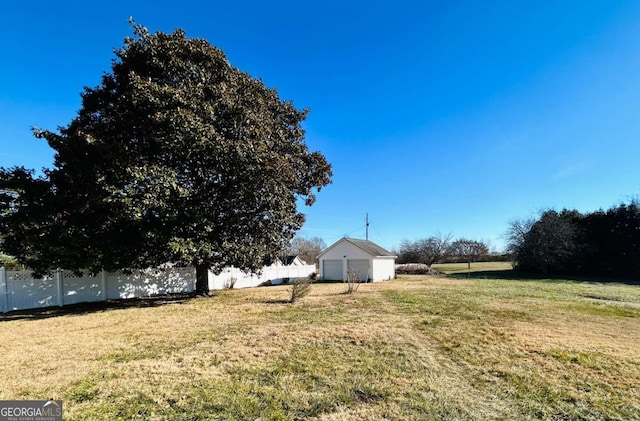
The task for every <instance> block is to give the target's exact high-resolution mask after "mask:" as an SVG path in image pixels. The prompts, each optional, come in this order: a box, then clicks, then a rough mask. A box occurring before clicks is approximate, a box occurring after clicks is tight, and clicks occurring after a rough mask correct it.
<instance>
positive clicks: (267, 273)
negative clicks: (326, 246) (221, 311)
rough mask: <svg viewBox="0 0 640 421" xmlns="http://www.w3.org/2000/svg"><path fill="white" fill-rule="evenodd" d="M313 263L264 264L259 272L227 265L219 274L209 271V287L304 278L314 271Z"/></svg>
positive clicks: (250, 284) (240, 285) (273, 282)
mask: <svg viewBox="0 0 640 421" xmlns="http://www.w3.org/2000/svg"><path fill="white" fill-rule="evenodd" d="M315 270H316V267H315V266H314V265H306V266H265V267H264V268H263V269H262V272H260V274H251V273H246V272H243V271H242V270H240V269H238V268H235V267H227V268H225V269H223V270H222V272H220V273H219V274H214V273H213V272H211V271H210V272H209V289H211V290H215V289H225V288H229V286H230V285H231V283H232V280H233V282H234V286H233V287H234V288H249V287H256V286H259V285H261V284H262V283H264V282H267V281H270V282H271V284H272V285H279V284H282V283H283V282H284V279H286V278H306V277H308V276H309V275H311V274H312V273H313V272H315Z"/></svg>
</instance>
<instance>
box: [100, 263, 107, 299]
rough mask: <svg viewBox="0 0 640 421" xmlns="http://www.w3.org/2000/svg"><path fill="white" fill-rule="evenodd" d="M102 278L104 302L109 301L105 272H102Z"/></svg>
mask: <svg viewBox="0 0 640 421" xmlns="http://www.w3.org/2000/svg"><path fill="white" fill-rule="evenodd" d="M100 276H101V281H102V291H100V292H101V295H102V301H107V274H106V272H105V271H104V270H103V271H102V272H100Z"/></svg>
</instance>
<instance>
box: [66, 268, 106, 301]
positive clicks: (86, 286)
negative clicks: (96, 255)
mask: <svg viewBox="0 0 640 421" xmlns="http://www.w3.org/2000/svg"><path fill="white" fill-rule="evenodd" d="M102 299H103V298H102V277H101V275H100V274H97V275H95V276H91V275H89V274H84V275H83V276H80V277H78V276H76V275H75V274H74V273H73V272H69V271H63V272H62V304H76V303H87V302H94V301H102Z"/></svg>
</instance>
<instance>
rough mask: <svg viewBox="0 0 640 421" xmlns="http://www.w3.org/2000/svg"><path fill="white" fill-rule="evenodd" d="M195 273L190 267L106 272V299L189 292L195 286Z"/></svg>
mask: <svg viewBox="0 0 640 421" xmlns="http://www.w3.org/2000/svg"><path fill="white" fill-rule="evenodd" d="M195 273H196V272H195V268H192V267H191V268H171V269H166V270H164V271H161V270H156V269H148V270H136V271H133V272H132V273H131V274H124V273H121V272H119V273H107V274H106V278H107V299H110V300H116V299H121V298H135V297H150V296H153V295H163V294H175V293H182V292H191V291H193V290H194V288H195V277H196V275H195Z"/></svg>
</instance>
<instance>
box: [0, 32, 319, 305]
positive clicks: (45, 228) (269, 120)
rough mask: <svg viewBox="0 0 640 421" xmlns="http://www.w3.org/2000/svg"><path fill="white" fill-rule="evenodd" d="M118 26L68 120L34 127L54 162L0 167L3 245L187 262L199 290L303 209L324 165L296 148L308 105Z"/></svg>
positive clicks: (137, 261) (86, 258)
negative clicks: (106, 66)
mask: <svg viewBox="0 0 640 421" xmlns="http://www.w3.org/2000/svg"><path fill="white" fill-rule="evenodd" d="M132 25H133V28H134V36H133V37H131V38H126V39H125V42H124V46H123V47H122V48H120V49H119V50H117V51H116V52H115V54H116V58H115V59H114V60H113V63H112V69H111V72H107V73H105V74H104V75H103V77H102V82H101V84H100V85H99V86H97V87H95V88H85V89H84V92H83V93H82V107H81V109H80V111H79V112H78V115H77V117H76V118H74V119H73V120H72V121H71V123H70V124H69V125H68V126H66V127H62V128H60V129H59V130H58V131H57V132H52V131H46V130H36V131H35V134H36V136H38V137H40V138H43V139H46V141H47V142H48V143H49V145H50V146H51V147H52V148H53V149H54V150H55V152H56V154H55V162H54V168H53V169H51V170H46V171H45V175H44V176H43V177H42V178H40V179H34V178H33V177H28V175H29V173H28V171H25V170H24V169H19V168H14V169H2V172H1V176H2V177H1V179H2V180H4V181H3V184H5V185H7V186H11V189H10V190H11V192H12V193H11V194H10V195H7V194H5V196H4V198H5V200H4V202H3V203H6V204H5V205H3V209H4V211H3V214H2V222H0V229H2V230H3V235H4V239H3V248H4V250H5V252H6V253H8V254H11V255H13V256H16V257H17V258H18V259H19V260H20V261H21V262H23V263H26V264H27V265H28V266H30V267H32V268H34V269H36V270H45V269H49V268H51V267H55V266H64V267H66V268H69V269H85V268H88V269H91V270H99V269H107V270H113V269H120V268H140V267H148V266H156V265H161V264H163V263H167V262H172V263H174V264H193V265H195V266H196V269H197V286H196V289H197V291H198V292H200V293H205V292H207V288H208V287H207V270H208V269H209V268H214V269H218V268H220V267H222V266H224V265H235V266H238V267H241V268H244V269H247V270H256V269H258V268H259V267H260V266H261V263H262V262H263V261H264V259H265V258H267V257H269V256H272V255H275V254H277V253H278V252H279V251H280V250H281V249H282V244H284V243H286V242H288V241H289V240H290V239H291V238H292V237H293V236H294V234H295V232H296V231H297V230H298V229H299V228H300V227H301V226H302V224H303V223H304V215H303V214H302V213H301V212H299V210H298V209H297V206H296V202H297V200H298V199H299V198H302V199H304V201H305V203H306V205H309V206H310V205H312V204H313V202H314V200H315V196H314V191H316V190H317V191H319V190H320V188H321V187H323V186H325V185H327V184H329V183H330V182H331V167H330V165H329V164H328V163H327V161H326V159H325V157H324V156H323V155H322V154H321V153H319V152H310V151H309V150H308V148H307V146H306V144H305V143H304V135H305V133H304V130H303V129H302V127H301V122H302V121H303V120H304V119H305V118H306V115H307V113H308V110H300V109H297V108H295V107H294V105H293V103H292V102H290V101H283V100H281V99H280V98H279V95H278V92H277V91H276V90H275V89H270V88H268V87H266V86H265V85H264V83H263V82H262V81H261V80H259V79H254V78H252V77H251V76H250V75H249V74H247V73H244V72H242V71H240V70H238V69H237V68H235V67H233V66H232V65H231V64H230V63H229V61H228V60H227V58H226V56H225V54H224V53H223V52H222V51H221V50H220V49H218V48H216V47H214V46H212V45H211V44H209V42H207V41H206V40H204V39H193V38H187V37H186V35H185V33H184V31H182V30H180V29H178V30H176V31H175V32H173V33H171V34H167V33H162V32H157V33H153V34H152V33H150V32H148V31H147V30H146V28H144V27H142V26H140V25H137V24H135V23H133V24H132ZM34 186H35V187H37V188H40V189H41V190H43V191H45V192H46V194H43V195H42V196H41V197H40V198H37V197H33V196H34V195H33V194H32V193H31V190H33V188H34ZM2 188H3V186H2V185H0V189H2ZM7 190H8V189H7ZM25 232H27V233H28V234H29V235H25Z"/></svg>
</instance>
